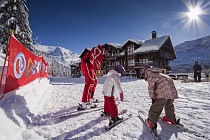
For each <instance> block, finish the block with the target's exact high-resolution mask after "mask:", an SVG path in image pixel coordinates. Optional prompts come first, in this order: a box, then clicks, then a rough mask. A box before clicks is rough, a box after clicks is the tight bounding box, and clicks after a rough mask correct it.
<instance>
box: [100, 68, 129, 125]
mask: <svg viewBox="0 0 210 140" xmlns="http://www.w3.org/2000/svg"><path fill="white" fill-rule="evenodd" d="M124 72H125V69H124V67H123V66H122V65H118V66H116V67H115V69H114V70H110V71H109V72H108V73H107V77H106V79H105V82H104V85H103V91H102V93H103V95H104V113H103V114H104V115H102V116H110V118H111V119H110V122H109V126H111V125H112V124H115V123H116V122H117V121H118V120H121V119H122V118H119V117H118V108H117V105H116V103H115V94H116V92H118V93H120V100H121V101H123V91H122V88H121V85H120V80H119V78H120V76H121V74H123V73H124Z"/></svg>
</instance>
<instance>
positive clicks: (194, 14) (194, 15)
mask: <svg viewBox="0 0 210 140" xmlns="http://www.w3.org/2000/svg"><path fill="white" fill-rule="evenodd" d="M201 14H202V10H201V9H200V7H195V8H193V7H192V8H191V9H190V11H189V12H188V13H187V16H188V18H189V19H190V20H197V19H198V18H199V15H201Z"/></svg>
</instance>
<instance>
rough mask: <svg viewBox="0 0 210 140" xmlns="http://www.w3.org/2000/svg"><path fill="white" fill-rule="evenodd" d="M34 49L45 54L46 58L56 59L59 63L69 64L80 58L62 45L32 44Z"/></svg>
mask: <svg viewBox="0 0 210 140" xmlns="http://www.w3.org/2000/svg"><path fill="white" fill-rule="evenodd" d="M34 47H35V49H36V50H38V51H40V52H42V53H44V54H46V56H47V57H48V58H52V59H53V60H56V61H57V62H59V63H60V64H63V65H65V66H69V65H71V64H75V63H77V62H78V61H79V60H80V58H79V55H78V54H75V53H73V52H71V51H70V50H67V49H65V48H63V47H55V46H44V45H34Z"/></svg>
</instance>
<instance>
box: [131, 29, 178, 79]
mask: <svg viewBox="0 0 210 140" xmlns="http://www.w3.org/2000/svg"><path fill="white" fill-rule="evenodd" d="M134 55H135V67H134V69H135V71H136V72H137V74H138V77H139V76H140V75H139V73H140V70H141V68H142V65H143V64H150V65H153V66H155V67H158V68H160V69H161V70H162V73H165V74H167V73H168V71H169V70H170V69H171V67H170V66H169V62H170V61H172V60H173V59H176V54H175V51H174V48H173V45H172V42H171V39H170V36H169V35H166V36H161V37H156V32H155V31H153V32H152V39H150V40H146V41H145V42H144V44H143V45H142V46H141V47H139V48H138V49H136V50H135V51H134Z"/></svg>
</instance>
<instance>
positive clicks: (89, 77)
mask: <svg viewBox="0 0 210 140" xmlns="http://www.w3.org/2000/svg"><path fill="white" fill-rule="evenodd" d="M81 70H82V73H83V75H84V77H85V86H84V90H83V94H82V102H90V99H92V98H93V95H94V92H95V89H96V85H97V83H98V80H97V77H96V75H95V71H94V70H93V69H92V68H91V65H90V64H88V63H85V62H83V63H81Z"/></svg>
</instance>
